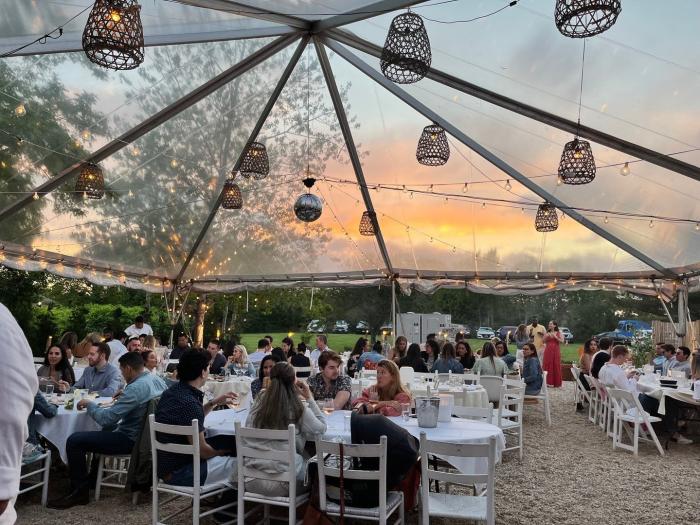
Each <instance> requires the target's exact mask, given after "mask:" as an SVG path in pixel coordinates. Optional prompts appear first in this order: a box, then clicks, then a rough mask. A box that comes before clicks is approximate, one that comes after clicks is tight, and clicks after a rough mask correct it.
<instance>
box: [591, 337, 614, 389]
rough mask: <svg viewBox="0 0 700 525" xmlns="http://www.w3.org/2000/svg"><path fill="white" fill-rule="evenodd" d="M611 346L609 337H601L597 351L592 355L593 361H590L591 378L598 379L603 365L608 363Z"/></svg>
mask: <svg viewBox="0 0 700 525" xmlns="http://www.w3.org/2000/svg"><path fill="white" fill-rule="evenodd" d="M611 346H612V339H610V338H609V337H603V338H601V340H600V341H599V342H598V351H597V352H596V353H595V354H593V359H592V360H591V377H595V378H596V379H599V377H598V374H599V373H600V369H601V368H603V365H605V363H607V362H608V361H610V347H611Z"/></svg>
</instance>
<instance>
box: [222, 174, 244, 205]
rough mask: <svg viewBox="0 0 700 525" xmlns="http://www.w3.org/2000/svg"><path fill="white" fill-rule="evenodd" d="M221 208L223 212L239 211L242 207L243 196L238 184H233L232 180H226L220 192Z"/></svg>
mask: <svg viewBox="0 0 700 525" xmlns="http://www.w3.org/2000/svg"><path fill="white" fill-rule="evenodd" d="M222 194H223V197H222V200H221V207H222V208H223V209H225V210H240V209H241V208H242V207H243V194H242V193H241V188H239V187H238V184H236V183H235V182H233V179H232V178H231V179H228V180H227V181H226V182H225V183H224V189H223V190H222Z"/></svg>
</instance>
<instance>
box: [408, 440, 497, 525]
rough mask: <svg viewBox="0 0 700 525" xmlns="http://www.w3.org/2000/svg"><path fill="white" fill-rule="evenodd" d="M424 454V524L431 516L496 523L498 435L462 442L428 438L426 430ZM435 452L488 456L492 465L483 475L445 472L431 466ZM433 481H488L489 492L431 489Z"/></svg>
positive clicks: (450, 454) (446, 454)
mask: <svg viewBox="0 0 700 525" xmlns="http://www.w3.org/2000/svg"><path fill="white" fill-rule="evenodd" d="M420 454H421V470H422V473H421V487H420V503H421V524H422V525H428V524H429V523H430V517H431V516H435V517H443V518H456V519H460V520H465V519H466V520H473V521H483V522H485V523H487V524H488V525H494V524H495V522H496V517H495V514H496V513H495V508H494V507H495V506H494V479H495V466H496V438H495V437H494V436H492V437H490V438H489V440H488V443H478V444H462V443H444V442H440V441H432V440H428V439H427V438H426V437H425V432H421V434H420ZM434 455H439V456H442V457H445V456H452V457H455V456H456V457H462V458H474V459H477V460H478V459H485V460H486V461H487V465H488V467H487V470H486V473H483V474H462V473H460V472H443V471H439V470H435V469H432V468H430V463H429V461H428V458H429V457H430V456H434ZM430 480H435V481H436V482H439V481H444V482H445V483H452V484H458V485H475V484H481V485H484V484H485V485H486V491H485V492H484V493H483V494H482V495H480V496H468V495H461V494H459V495H457V494H449V493H447V492H439V493H436V492H430Z"/></svg>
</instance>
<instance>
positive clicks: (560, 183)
mask: <svg viewBox="0 0 700 525" xmlns="http://www.w3.org/2000/svg"><path fill="white" fill-rule="evenodd" d="M563 182H564V181H562V180H561V177H557V186H561V185H562V184H563Z"/></svg>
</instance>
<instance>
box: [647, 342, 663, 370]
mask: <svg viewBox="0 0 700 525" xmlns="http://www.w3.org/2000/svg"><path fill="white" fill-rule="evenodd" d="M664 344H665V343H664V342H663V341H659V342H658V343H656V345H655V347H654V355H653V356H652V357H651V360H650V361H649V364H650V365H652V366H653V367H654V372H659V373H661V371H662V370H663V366H664V361H666V358H665V357H664Z"/></svg>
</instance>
